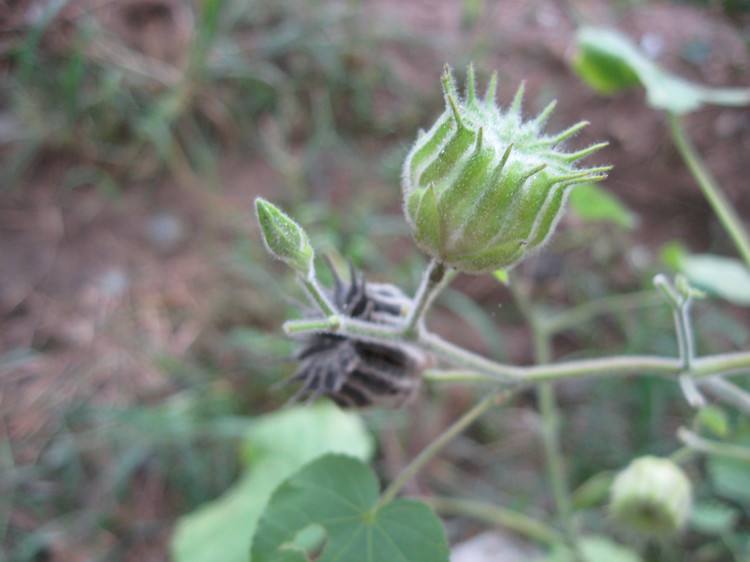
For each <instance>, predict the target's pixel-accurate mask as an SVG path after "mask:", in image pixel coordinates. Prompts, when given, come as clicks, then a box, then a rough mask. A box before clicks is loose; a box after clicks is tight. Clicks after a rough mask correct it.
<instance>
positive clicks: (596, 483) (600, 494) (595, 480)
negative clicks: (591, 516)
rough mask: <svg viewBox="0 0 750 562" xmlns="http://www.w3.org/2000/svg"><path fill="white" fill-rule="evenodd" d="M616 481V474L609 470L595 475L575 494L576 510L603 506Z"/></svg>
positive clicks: (573, 498) (574, 503)
mask: <svg viewBox="0 0 750 562" xmlns="http://www.w3.org/2000/svg"><path fill="white" fill-rule="evenodd" d="M614 479H615V473H614V472H612V471H609V470H608V471H605V472H599V473H598V474H594V475H593V476H592V477H591V478H589V479H588V480H586V481H585V482H584V483H583V484H581V485H580V486H579V487H578V488H577V489H576V490H575V492H573V497H572V500H573V506H574V507H575V508H576V509H586V508H590V507H594V506H597V505H601V504H603V503H604V502H605V501H607V498H608V497H609V489H610V488H611V487H612V481H613V480H614Z"/></svg>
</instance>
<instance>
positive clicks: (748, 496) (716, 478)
mask: <svg viewBox="0 0 750 562" xmlns="http://www.w3.org/2000/svg"><path fill="white" fill-rule="evenodd" d="M708 475H709V477H710V478H711V483H712V484H713V486H714V489H715V490H716V492H717V493H718V494H719V495H720V496H722V497H725V498H727V499H728V500H732V501H737V502H742V503H744V504H745V505H748V506H750V486H748V482H750V464H748V463H746V462H744V461H741V460H738V459H729V458H724V457H715V456H714V457H709V459H708Z"/></svg>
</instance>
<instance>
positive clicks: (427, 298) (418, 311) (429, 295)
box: [403, 259, 452, 339]
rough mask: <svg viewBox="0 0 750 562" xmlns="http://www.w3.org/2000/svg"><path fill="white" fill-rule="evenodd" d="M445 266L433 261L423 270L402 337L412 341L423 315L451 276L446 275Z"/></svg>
mask: <svg viewBox="0 0 750 562" xmlns="http://www.w3.org/2000/svg"><path fill="white" fill-rule="evenodd" d="M446 273H447V271H446V269H445V266H444V265H443V264H442V263H440V262H439V261H437V260H435V259H433V260H432V261H431V262H430V264H429V265H428V266H427V269H425V271H424V274H423V275H422V281H421V283H420V284H419V288H418V289H417V294H416V295H415V296H414V302H413V303H412V307H411V310H410V311H409V316H408V317H407V319H406V324H405V325H404V332H403V333H404V337H406V338H407V339H414V338H415V337H416V336H417V331H418V329H419V327H420V325H421V324H422V321H423V319H424V316H425V314H426V313H427V310H428V309H429V307H430V305H431V304H432V302H433V301H434V300H435V298H436V297H437V295H438V294H439V292H440V291H441V290H442V289H443V288H444V287H445V285H446V282H447V281H449V280H450V278H451V277H452V275H446Z"/></svg>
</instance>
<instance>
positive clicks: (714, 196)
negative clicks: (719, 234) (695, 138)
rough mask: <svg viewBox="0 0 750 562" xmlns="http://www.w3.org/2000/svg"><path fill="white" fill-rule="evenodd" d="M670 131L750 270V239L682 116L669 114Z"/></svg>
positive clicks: (691, 171)
mask: <svg viewBox="0 0 750 562" xmlns="http://www.w3.org/2000/svg"><path fill="white" fill-rule="evenodd" d="M669 129H670V132H671V133H672V140H673V141H674V143H675V146H677V150H678V151H679V153H680V156H682V159H683V160H684V161H685V164H686V165H687V167H688V169H689V170H690V173H692V174H693V177H694V178H695V181H696V182H698V185H699V186H700V188H701V190H702V191H703V195H705V197H706V199H708V202H709V203H710V204H711V207H712V208H713V210H714V212H715V213H716V215H717V216H718V217H719V220H720V221H721V224H722V225H723V226H724V228H725V230H726V231H727V233H728V234H729V236H730V237H731V238H732V241H733V242H734V244H735V246H737V251H738V252H739V253H740V255H741V256H742V259H743V260H744V261H745V264H746V265H747V266H748V267H750V236H748V234H747V231H746V230H745V228H744V226H743V225H742V221H741V220H740V217H739V216H738V215H737V213H736V212H735V210H734V208H733V207H732V205H731V203H730V202H729V201H728V200H727V198H726V196H725V195H724V193H723V192H722V191H721V189H720V188H719V185H718V184H717V183H716V180H715V179H714V178H713V176H711V173H710V172H709V171H708V169H707V168H706V165H705V164H704V163H703V160H702V159H701V157H700V155H699V154H698V152H697V151H696V150H695V148H694V147H693V144H692V143H691V142H690V139H688V137H687V135H686V133H685V128H684V127H683V125H682V121H681V120H680V117H678V116H677V115H674V114H670V115H669Z"/></svg>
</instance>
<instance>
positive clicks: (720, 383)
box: [700, 377, 750, 416]
mask: <svg viewBox="0 0 750 562" xmlns="http://www.w3.org/2000/svg"><path fill="white" fill-rule="evenodd" d="M700 386H701V388H703V389H704V390H707V391H708V392H709V393H710V394H712V395H713V396H715V397H716V398H718V399H719V400H721V401H722V402H724V403H725V404H729V405H730V406H734V407H735V408H737V409H738V410H739V411H741V412H742V413H743V414H745V415H747V416H750V393H748V392H746V391H744V390H743V389H741V388H740V387H739V386H737V385H736V384H732V383H731V382H729V381H725V380H724V379H722V378H721V377H712V378H710V379H707V380H703V381H701V383H700Z"/></svg>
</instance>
